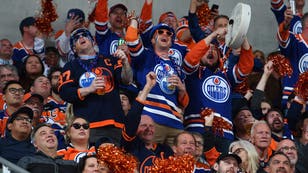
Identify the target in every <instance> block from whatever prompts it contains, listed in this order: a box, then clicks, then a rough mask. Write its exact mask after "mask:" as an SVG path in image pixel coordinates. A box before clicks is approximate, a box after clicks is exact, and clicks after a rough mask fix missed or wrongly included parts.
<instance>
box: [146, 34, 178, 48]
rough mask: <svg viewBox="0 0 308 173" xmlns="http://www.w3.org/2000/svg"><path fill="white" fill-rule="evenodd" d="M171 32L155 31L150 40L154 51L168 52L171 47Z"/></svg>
mask: <svg viewBox="0 0 308 173" xmlns="http://www.w3.org/2000/svg"><path fill="white" fill-rule="evenodd" d="M172 36H173V32H170V31H169V30H167V29H158V30H156V31H155V33H154V36H153V38H152V40H151V42H152V44H153V46H154V48H155V49H163V50H169V48H170V46H171V45H172Z"/></svg>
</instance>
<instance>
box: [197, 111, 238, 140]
mask: <svg viewBox="0 0 308 173" xmlns="http://www.w3.org/2000/svg"><path fill="white" fill-rule="evenodd" d="M212 113H214V110H213V109H211V108H205V109H203V110H202V111H201V113H200V116H201V118H202V119H204V117H206V116H210V115H211V114H212ZM223 130H230V131H232V125H231V124H230V123H228V122H227V121H226V120H224V119H223V118H222V117H219V116H216V115H215V114H214V118H213V124H212V131H213V133H214V134H217V135H219V136H223V134H224V133H223Z"/></svg>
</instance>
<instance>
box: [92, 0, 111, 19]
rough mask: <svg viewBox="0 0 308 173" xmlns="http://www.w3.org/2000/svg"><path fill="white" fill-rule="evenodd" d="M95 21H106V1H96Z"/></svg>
mask: <svg viewBox="0 0 308 173" xmlns="http://www.w3.org/2000/svg"><path fill="white" fill-rule="evenodd" d="M95 20H96V21H98V22H107V21H108V4H107V0H98V2H97V4H96V8H95Z"/></svg>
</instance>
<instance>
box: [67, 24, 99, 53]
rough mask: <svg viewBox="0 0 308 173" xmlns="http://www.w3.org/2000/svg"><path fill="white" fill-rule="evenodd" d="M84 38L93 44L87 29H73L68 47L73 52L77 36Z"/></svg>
mask: <svg viewBox="0 0 308 173" xmlns="http://www.w3.org/2000/svg"><path fill="white" fill-rule="evenodd" d="M81 35H82V36H84V37H87V38H88V39H89V40H91V41H92V42H94V38H93V36H92V35H91V32H90V31H89V30H88V29H87V28H78V29H75V30H74V31H73V32H72V33H71V37H70V46H71V50H74V49H73V48H74V45H75V43H76V41H77V40H78V38H79V36H81Z"/></svg>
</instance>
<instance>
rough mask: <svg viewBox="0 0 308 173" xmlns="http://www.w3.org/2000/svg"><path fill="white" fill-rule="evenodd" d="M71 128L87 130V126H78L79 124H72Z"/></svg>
mask: <svg viewBox="0 0 308 173" xmlns="http://www.w3.org/2000/svg"><path fill="white" fill-rule="evenodd" d="M72 127H74V128H75V129H80V128H81V127H82V128H83V129H85V130H87V129H89V127H90V126H89V124H79V123H74V124H72Z"/></svg>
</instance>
